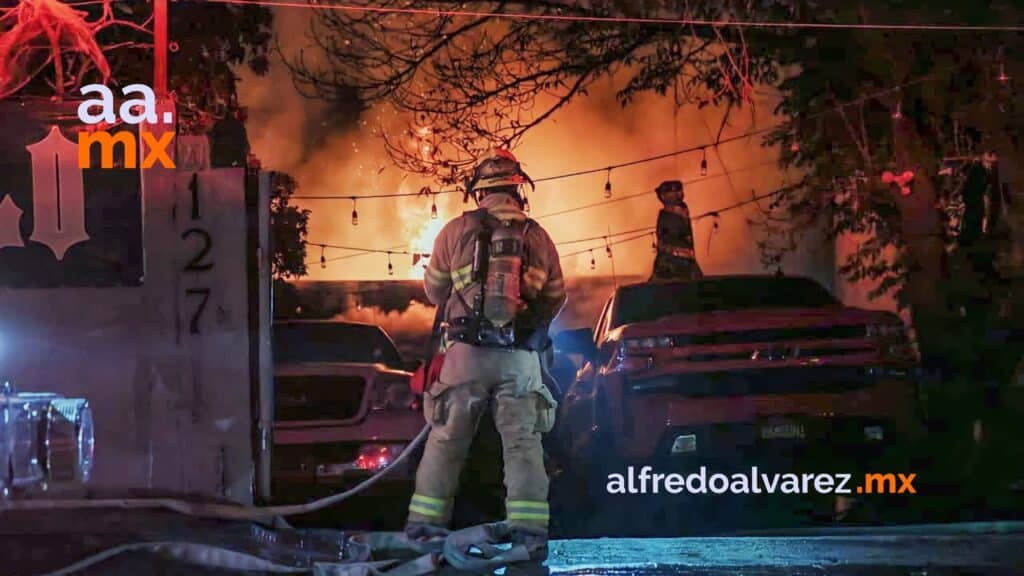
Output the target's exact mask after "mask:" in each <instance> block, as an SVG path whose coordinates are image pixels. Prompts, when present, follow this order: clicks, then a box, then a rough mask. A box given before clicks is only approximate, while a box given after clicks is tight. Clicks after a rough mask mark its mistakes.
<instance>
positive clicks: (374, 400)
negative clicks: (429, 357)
mask: <svg viewBox="0 0 1024 576" xmlns="http://www.w3.org/2000/svg"><path fill="white" fill-rule="evenodd" d="M415 402H416V396H415V395H414V394H413V393H412V389H411V388H409V379H408V378H407V377H388V376H382V377H378V378H377V380H375V381H374V383H373V396H372V397H371V398H370V408H371V409H372V410H377V411H380V410H409V409H412V408H413V406H414V404H415Z"/></svg>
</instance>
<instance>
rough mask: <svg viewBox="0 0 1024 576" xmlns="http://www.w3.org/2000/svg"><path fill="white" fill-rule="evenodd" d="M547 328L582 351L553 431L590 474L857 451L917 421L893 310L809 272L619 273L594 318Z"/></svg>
mask: <svg viewBox="0 0 1024 576" xmlns="http://www.w3.org/2000/svg"><path fill="white" fill-rule="evenodd" d="M554 340H555V346H556V349H557V350H558V351H559V353H560V354H568V355H576V357H578V358H581V359H582V361H581V366H580V369H579V370H578V372H577V373H576V376H575V379H574V381H573V382H572V384H571V385H570V386H569V387H568V390H567V393H566V395H565V398H564V399H563V402H562V403H561V407H560V414H559V418H558V424H557V429H556V435H557V439H558V442H559V444H560V446H561V448H562V450H563V451H564V453H565V454H567V455H568V458H569V459H570V460H571V466H570V468H575V469H576V471H577V472H579V473H584V474H590V475H591V476H594V477H599V476H600V475H599V474H596V473H594V472H593V470H596V469H601V468H603V469H608V466H614V467H615V468H618V469H619V471H622V470H624V469H625V468H623V466H625V465H628V464H634V463H635V464H637V465H639V466H643V465H651V466H654V467H655V469H656V470H659V471H660V470H670V471H678V469H680V468H683V469H691V470H692V469H695V465H696V463H698V462H699V463H707V464H708V468H709V469H712V468H715V469H718V470H723V471H724V470H730V469H741V468H744V467H746V468H749V467H750V466H751V465H757V464H759V463H760V464H767V465H769V466H770V465H771V464H772V463H774V464H776V465H778V466H781V467H783V469H782V470H779V471H781V472H790V471H793V467H794V466H796V465H798V464H800V463H801V461H805V462H807V463H808V465H809V467H811V468H812V469H813V468H814V467H820V466H825V465H826V464H825V462H826V460H829V459H833V457H834V458H835V459H836V460H838V461H840V464H839V465H842V466H848V465H851V464H864V463H867V462H872V461H874V460H872V458H875V457H877V456H878V455H879V454H881V452H882V450H883V447H884V446H885V445H886V444H890V443H893V442H898V441H900V439H902V438H906V437H909V436H910V435H912V434H914V433H915V431H916V428H915V426H916V419H915V404H916V402H915V400H916V398H915V396H916V387H915V381H914V374H915V357H914V352H913V350H912V347H911V346H910V344H909V342H908V339H907V337H906V335H905V333H904V326H903V324H902V322H901V320H900V318H899V317H898V316H896V315H895V314H891V313H888V312H881V311H869V310H861V309H856V308H850V307H846V306H843V305H841V304H840V303H839V302H837V301H836V300H835V299H834V298H833V297H832V296H831V295H830V294H829V292H828V291H827V290H825V289H824V288H823V287H822V286H820V285H819V284H817V283H816V282H814V281H813V280H810V279H808V278H799V277H776V276H717V277H714V276H713V277H706V278H704V279H700V280H693V281H679V282H666V283H644V284H634V285H629V286H623V287H620V288H618V289H617V290H616V291H615V292H614V294H613V295H612V296H611V297H610V298H609V300H608V301H607V303H606V305H605V307H604V309H603V311H602V313H601V315H600V318H599V320H598V322H597V325H596V328H595V329H594V330H589V329H584V330H576V331H571V332H565V333H561V334H558V335H556V336H555V338H554ZM874 462H876V463H877V461H874ZM601 465H603V466H601ZM581 469H584V470H588V471H589V472H580V470H581ZM762 469H764V468H762ZM821 471H823V472H824V471H827V470H821ZM848 471H849V472H851V473H852V472H855V470H848Z"/></svg>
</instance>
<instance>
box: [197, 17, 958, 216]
mask: <svg viewBox="0 0 1024 576" xmlns="http://www.w3.org/2000/svg"><path fill="white" fill-rule="evenodd" d="M209 1H214V0H209ZM432 13H433V12H432ZM948 68H949V69H954V68H955V67H953V66H950V67H948ZM939 77H940V76H939V75H938V74H937V73H933V74H931V75H926V76H921V77H919V78H915V79H913V80H910V81H908V82H905V83H903V84H900V85H898V86H894V87H891V88H885V89H882V90H878V91H877V92H872V93H870V94H866V95H864V96H862V97H860V98H857V99H855V100H851V101H848V102H844V103H840V104H837V105H835V106H833V107H832V108H829V109H827V110H822V111H820V112H816V113H814V114H811V115H809V116H807V117H806V119H813V118H819V117H822V116H824V115H826V114H830V113H833V112H836V111H838V110H842V109H844V108H846V107H848V106H853V105H856V104H861V103H863V102H866V101H869V100H873V99H878V98H881V97H883V96H885V95H888V94H892V93H893V92H897V93H898V92H900V91H902V90H903V89H904V88H907V87H909V86H915V85H917V84H921V83H924V82H928V81H931V80H935V79H937V78H939ZM776 128H778V125H772V126H768V127H765V128H759V129H756V130H749V131H747V132H744V133H742V134H736V135H734V136H729V137H727V138H719V139H716V140H715V142H713V143H711V144H704V145H702V146H692V147H689V148H681V149H679V150H673V151H670V152H664V153H662V154H657V155H654V156H647V157H644V158H638V159H635V160H630V161H627V162H622V163H619V164H613V165H610V166H603V167H601V168H588V169H585V170H577V171H575V172H568V173H564V174H555V175H552V176H545V177H542V178H536V179H534V182H536V183H540V182H549V181H553V180H562V179H565V178H574V177H577V176H586V175H590V174H596V173H598V172H609V174H610V172H611V170H613V169H616V168H628V167H631V166H638V165H641V164H646V163H649V162H656V161H658V160H664V159H667V158H674V157H676V156H679V155H682V154H687V153H690V152H696V151H698V150H700V151H701V152H702V156H703V157H704V158H705V159H706V152H707V150H706V148H707V146H709V145H711V146H716V147H717V146H719V145H722V144H727V143H730V142H736V141H740V140H744V139H747V138H751V137H753V136H758V135H762V134H766V133H769V132H771V131H773V130H775V129H776ZM792 146H796V147H799V143H797V142H793V143H792V144H791V147H792ZM702 164H706V162H705V161H702ZM702 174H703V175H706V168H705V171H702ZM610 188H611V182H610V179H609V182H608V183H607V185H606V189H607V190H608V191H609V192H610ZM432 193H433V194H456V193H458V194H462V193H463V190H462V189H461V188H460V187H456V188H454V189H448V190H438V191H436V192H432ZM421 194H422V191H420V192H398V193H389V194H368V195H363V196H336V195H335V196H332V195H313V196H304V195H296V196H292V198H294V199H297V200H353V201H355V199H357V198H362V199H379V198H400V197H405V196H419V195H421Z"/></svg>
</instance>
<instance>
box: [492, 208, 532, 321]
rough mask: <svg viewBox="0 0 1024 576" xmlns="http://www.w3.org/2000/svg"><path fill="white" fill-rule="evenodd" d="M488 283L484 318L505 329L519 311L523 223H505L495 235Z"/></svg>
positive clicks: (507, 221)
mask: <svg viewBox="0 0 1024 576" xmlns="http://www.w3.org/2000/svg"><path fill="white" fill-rule="evenodd" d="M489 252H490V253H489V256H488V259H487V278H486V281H485V282H484V288H483V290H484V318H486V319H487V320H488V321H489V322H490V323H491V324H492V325H494V327H495V328H504V327H506V326H508V325H509V324H511V323H512V321H513V320H515V317H516V313H517V312H518V311H519V302H520V295H519V282H520V279H521V275H522V267H523V224H522V223H521V222H517V221H513V220H505V221H503V222H501V224H499V225H498V226H497V227H496V228H495V230H494V231H493V232H492V233H491V245H490V250H489Z"/></svg>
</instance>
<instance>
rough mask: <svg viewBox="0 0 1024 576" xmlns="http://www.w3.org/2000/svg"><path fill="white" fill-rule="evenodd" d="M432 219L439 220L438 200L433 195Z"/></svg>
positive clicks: (431, 201) (431, 204)
mask: <svg viewBox="0 0 1024 576" xmlns="http://www.w3.org/2000/svg"><path fill="white" fill-rule="evenodd" d="M430 219H431V220H437V200H436V199H435V198H434V197H433V196H431V198H430Z"/></svg>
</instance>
